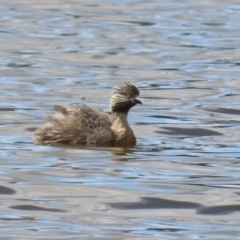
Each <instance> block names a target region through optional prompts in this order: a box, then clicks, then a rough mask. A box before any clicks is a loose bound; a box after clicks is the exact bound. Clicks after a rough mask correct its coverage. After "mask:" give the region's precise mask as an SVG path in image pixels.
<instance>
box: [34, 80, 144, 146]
mask: <svg viewBox="0 0 240 240" xmlns="http://www.w3.org/2000/svg"><path fill="white" fill-rule="evenodd" d="M138 97H139V90H138V88H137V87H136V86H135V85H133V84H131V83H128V82H126V83H123V84H120V85H118V86H116V87H114V88H113V91H112V93H111V99H110V105H111V111H112V114H111V115H110V114H108V113H105V112H103V111H102V110H100V109H97V108H93V107H88V106H85V105H68V106H55V108H54V109H55V114H54V115H52V116H48V117H47V123H46V124H45V125H43V126H41V127H39V128H38V129H37V131H36V133H35V137H34V139H33V141H34V143H35V144H42V145H65V146H98V147H114V146H116V147H133V146H135V144H136V138H135V136H134V133H133V131H132V129H131V128H130V126H129V124H128V121H127V114H128V111H129V110H130V108H131V107H133V106H135V105H136V104H138V103H139V104H141V101H140V99H139V98H138Z"/></svg>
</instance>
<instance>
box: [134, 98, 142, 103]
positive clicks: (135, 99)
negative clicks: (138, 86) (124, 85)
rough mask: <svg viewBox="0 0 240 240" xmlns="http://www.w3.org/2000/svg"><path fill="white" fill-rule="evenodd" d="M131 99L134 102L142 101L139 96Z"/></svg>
mask: <svg viewBox="0 0 240 240" xmlns="http://www.w3.org/2000/svg"><path fill="white" fill-rule="evenodd" d="M132 101H133V102H134V103H136V104H142V101H141V100H140V98H132Z"/></svg>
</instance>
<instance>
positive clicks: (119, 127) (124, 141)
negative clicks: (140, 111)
mask: <svg viewBox="0 0 240 240" xmlns="http://www.w3.org/2000/svg"><path fill="white" fill-rule="evenodd" d="M111 129H112V131H113V133H114V135H115V145H116V146H117V147H133V146H135V144H136V138H135V136H134V134H133V131H132V129H131V128H130V126H129V124H128V121H127V113H121V112H113V113H112V126H111Z"/></svg>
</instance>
